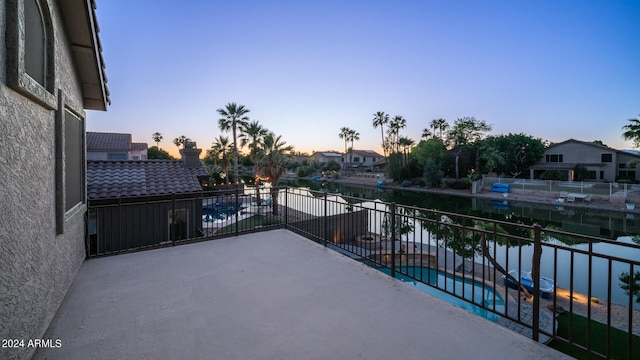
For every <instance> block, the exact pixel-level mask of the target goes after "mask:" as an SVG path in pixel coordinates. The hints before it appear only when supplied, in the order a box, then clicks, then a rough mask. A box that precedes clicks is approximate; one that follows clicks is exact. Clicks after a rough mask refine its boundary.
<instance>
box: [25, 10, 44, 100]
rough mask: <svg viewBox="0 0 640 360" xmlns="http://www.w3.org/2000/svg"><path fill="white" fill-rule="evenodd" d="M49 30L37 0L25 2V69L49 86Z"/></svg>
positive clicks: (28, 73) (32, 76) (33, 77)
mask: <svg viewBox="0 0 640 360" xmlns="http://www.w3.org/2000/svg"><path fill="white" fill-rule="evenodd" d="M46 40H47V32H46V27H45V23H44V17H43V16H42V9H40V4H38V1H37V0H26V1H25V2H24V71H25V72H26V73H27V75H29V76H30V77H31V78H32V79H33V80H35V81H37V82H38V83H39V84H40V85H42V86H43V87H44V88H46V87H47V41H46Z"/></svg>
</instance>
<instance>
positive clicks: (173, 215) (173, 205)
mask: <svg viewBox="0 0 640 360" xmlns="http://www.w3.org/2000/svg"><path fill="white" fill-rule="evenodd" d="M169 236H171V246H175V245H176V194H171V234H170V235H169Z"/></svg>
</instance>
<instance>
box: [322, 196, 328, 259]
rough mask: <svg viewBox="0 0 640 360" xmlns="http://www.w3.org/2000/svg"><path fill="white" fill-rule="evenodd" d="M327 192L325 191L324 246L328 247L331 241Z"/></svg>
mask: <svg viewBox="0 0 640 360" xmlns="http://www.w3.org/2000/svg"><path fill="white" fill-rule="evenodd" d="M327 206H328V205H327V192H326V191H325V193H324V217H323V222H324V236H323V237H324V246H327V241H328V240H329V229H328V227H329V218H328V216H327V214H328V213H327Z"/></svg>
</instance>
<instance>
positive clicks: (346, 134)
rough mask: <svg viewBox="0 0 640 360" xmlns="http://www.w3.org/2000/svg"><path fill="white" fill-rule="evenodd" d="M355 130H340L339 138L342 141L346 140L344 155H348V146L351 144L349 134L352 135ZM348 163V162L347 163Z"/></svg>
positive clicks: (344, 128)
mask: <svg viewBox="0 0 640 360" xmlns="http://www.w3.org/2000/svg"><path fill="white" fill-rule="evenodd" d="M352 131H353V130H351V129H349V128H348V127H341V128H340V133H339V134H338V136H339V137H340V139H344V154H345V156H346V155H347V144H348V143H349V134H351V132H352ZM345 163H346V161H345ZM346 166H347V164H345V167H346Z"/></svg>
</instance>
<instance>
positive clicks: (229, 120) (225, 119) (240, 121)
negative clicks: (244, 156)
mask: <svg viewBox="0 0 640 360" xmlns="http://www.w3.org/2000/svg"><path fill="white" fill-rule="evenodd" d="M217 111H218V114H219V115H220V116H221V118H220V119H218V126H219V127H220V130H222V131H229V130H231V133H232V136H233V162H234V164H233V174H234V179H235V181H238V179H239V178H240V177H239V176H238V134H237V132H238V129H242V128H244V127H245V126H247V125H248V121H249V117H248V116H246V114H247V113H248V112H249V109H247V108H245V107H244V105H237V104H236V103H234V102H232V103H228V104H227V105H226V106H225V107H224V108H223V109H218V110H217Z"/></svg>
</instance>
